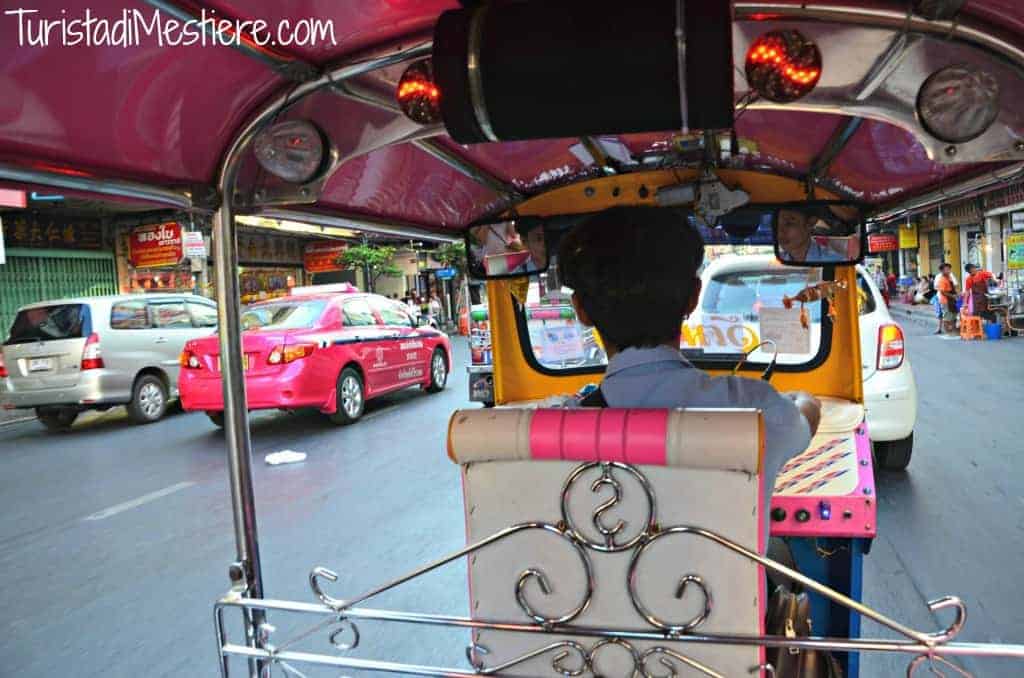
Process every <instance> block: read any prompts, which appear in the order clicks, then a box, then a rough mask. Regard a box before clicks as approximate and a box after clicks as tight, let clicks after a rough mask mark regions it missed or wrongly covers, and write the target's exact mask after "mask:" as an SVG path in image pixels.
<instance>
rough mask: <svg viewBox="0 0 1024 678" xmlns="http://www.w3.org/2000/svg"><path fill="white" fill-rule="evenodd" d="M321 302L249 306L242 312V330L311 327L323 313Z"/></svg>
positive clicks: (292, 302)
mask: <svg viewBox="0 0 1024 678" xmlns="http://www.w3.org/2000/svg"><path fill="white" fill-rule="evenodd" d="M326 306H327V302H326V301H323V300H310V301H282V302H277V303H273V304H259V305H256V306H249V307H247V308H246V309H245V310H244V311H243V312H242V329H243V330H256V331H264V330H295V329H304V328H308V327H312V326H313V325H314V324H315V323H316V321H317V320H318V319H319V318H320V316H321V314H322V313H323V312H324V308H325V307H326Z"/></svg>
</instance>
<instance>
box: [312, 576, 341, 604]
mask: <svg viewBox="0 0 1024 678" xmlns="http://www.w3.org/2000/svg"><path fill="white" fill-rule="evenodd" d="M321 578H323V579H326V580H327V581H331V582H335V581H338V575H337V573H336V572H334V571H333V570H328V569H327V568H326V567H314V568H313V570H312V571H311V572H310V573H309V588H311V589H313V594H314V595H316V597H317V599H318V600H319V601H320V602H321V603H323V604H324V605H326V606H327V607H333V608H334V609H336V610H340V609H341V608H343V607H345V601H344V600H342V599H341V598H334V597H332V596H329V595H327V594H326V593H324V591H323V588H322V587H321V586H320V579H321Z"/></svg>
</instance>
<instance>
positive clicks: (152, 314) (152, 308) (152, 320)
mask: <svg viewBox="0 0 1024 678" xmlns="http://www.w3.org/2000/svg"><path fill="white" fill-rule="evenodd" d="M171 304H181V308H182V310H183V311H184V312H185V315H187V316H188V327H178V326H173V327H172V326H168V325H163V326H161V325H158V324H157V322H156V307H157V306H169V305H171ZM146 305H147V307H148V308H149V326H150V328H151V329H154V330H186V329H192V328H195V322H194V321H193V320H192V314H191V313H190V312H189V310H188V306H187V305H186V303H185V299H184V298H182V299H161V300H160V301H149V302H148V303H147V304H146Z"/></svg>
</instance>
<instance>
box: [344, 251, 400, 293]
mask: <svg viewBox="0 0 1024 678" xmlns="http://www.w3.org/2000/svg"><path fill="white" fill-rule="evenodd" d="M395 251H396V250H395V248H394V247H388V246H380V247H376V246H374V245H367V244H361V245H350V246H349V247H348V249H346V250H345V251H344V252H343V253H342V255H341V258H340V262H341V264H342V265H343V266H346V267H348V268H361V269H362V270H363V272H364V273H365V274H366V275H367V277H368V278H369V281H368V282H369V287H370V289H371V290H373V288H374V286H375V285H376V283H377V281H378V280H379V279H380V278H382V277H386V278H401V277H402V269H400V268H399V267H398V266H396V265H395V262H394V259H395Z"/></svg>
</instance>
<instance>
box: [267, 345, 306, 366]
mask: <svg viewBox="0 0 1024 678" xmlns="http://www.w3.org/2000/svg"><path fill="white" fill-rule="evenodd" d="M315 350H316V344H289V345H287V346H275V347H274V350H273V351H271V352H270V355H269V356H267V362H268V363H270V364H271V365H280V364H281V363H290V362H294V361H296V360H299V359H300V358H305V357H307V356H310V355H312V354H313V351H315Z"/></svg>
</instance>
